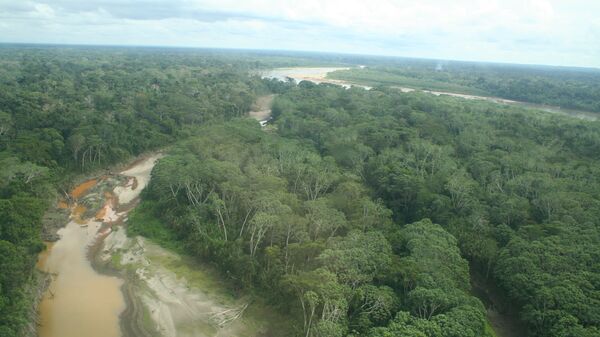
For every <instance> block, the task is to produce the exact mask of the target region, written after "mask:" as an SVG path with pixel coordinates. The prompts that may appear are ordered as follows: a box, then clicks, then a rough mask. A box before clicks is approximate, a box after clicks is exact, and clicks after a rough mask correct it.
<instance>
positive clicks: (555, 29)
mask: <svg viewBox="0 0 600 337" xmlns="http://www.w3.org/2000/svg"><path fill="white" fill-rule="evenodd" d="M0 42H10V43H14V42H16V43H52V44H92V45H140V46H178V47H214V48H243V49H271V50H303V51H324V52H338V53H355V54H370V55H388V56H405V57H423V58H434V59H445V60H473V61H491V62H509V63H527V64H550V65H565V66H587V67H597V68H600V0H587V1H584V0H410V1H405V0H363V1H354V0H293V1H291V0H290V1H288V0H246V1H236V0H0Z"/></svg>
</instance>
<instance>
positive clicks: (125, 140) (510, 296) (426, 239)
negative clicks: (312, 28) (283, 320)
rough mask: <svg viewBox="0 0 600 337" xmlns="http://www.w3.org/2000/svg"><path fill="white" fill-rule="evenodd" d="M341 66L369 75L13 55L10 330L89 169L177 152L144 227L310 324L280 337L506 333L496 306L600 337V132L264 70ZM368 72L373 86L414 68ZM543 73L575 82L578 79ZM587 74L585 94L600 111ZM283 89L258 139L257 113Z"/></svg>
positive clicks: (148, 58)
mask: <svg viewBox="0 0 600 337" xmlns="http://www.w3.org/2000/svg"><path fill="white" fill-rule="evenodd" d="M367 61H368V60H367ZM344 62H355V64H357V63H358V62H363V63H366V62H365V59H363V58H355V57H345V56H339V55H333V56H332V55H329V56H323V57H319V56H315V55H308V56H307V55H297V56H294V55H289V54H286V53H282V54H275V55H270V54H265V53H258V52H236V51H229V52H226V51H211V50H177V49H153V48H149V49H135V48H131V49H129V48H75V47H71V48H66V47H31V46H30V47H14V46H3V47H2V48H0V271H1V272H0V337H5V336H6V337H8V336H11V337H12V336H19V335H20V333H21V332H22V331H23V328H24V326H25V325H27V324H28V323H30V320H31V311H32V304H31V303H32V294H31V289H32V288H33V287H35V283H36V275H37V273H36V272H35V271H34V268H33V267H34V264H35V261H36V256H37V254H38V253H39V252H40V251H41V250H42V249H43V245H42V240H41V230H42V218H43V215H44V212H45V210H46V209H48V208H49V207H53V205H54V204H55V202H56V201H57V198H58V195H60V194H61V193H62V192H63V191H64V190H68V188H69V186H70V184H71V183H72V181H73V179H75V178H76V177H78V176H80V175H83V174H85V173H88V172H91V171H93V170H98V169H103V168H106V167H107V166H108V165H110V164H114V163H119V162H123V161H124V160H127V159H129V158H131V157H132V156H135V155H137V154H140V153H143V152H145V151H150V150H156V149H166V156H165V157H164V158H162V159H161V160H160V161H159V162H158V163H157V165H156V167H155V168H154V170H153V172H152V179H151V181H150V184H149V185H148V187H147V188H146V189H145V190H144V192H143V193H142V199H143V200H142V203H141V204H140V206H139V207H138V208H136V209H135V210H134V211H132V213H131V216H130V224H129V228H128V233H129V234H130V235H138V234H139V235H144V236H146V237H149V238H150V239H152V240H154V241H156V242H158V243H161V244H163V245H165V246H169V247H172V246H177V247H180V249H181V250H182V252H184V253H186V254H188V255H190V256H193V257H195V258H198V259H199V260H203V261H210V262H211V263H213V264H214V265H216V266H217V269H218V270H219V271H220V272H221V274H222V276H223V277H224V278H227V279H228V280H229V281H230V285H231V287H232V291H235V292H240V293H241V292H243V293H246V294H252V296H256V297H261V298H262V299H264V300H266V302H267V303H269V304H270V305H272V306H273V307H275V308H277V309H278V310H279V311H280V312H282V313H283V314H285V315H288V316H289V317H290V320H291V321H293V322H295V324H294V325H293V326H290V331H285V332H284V331H282V332H281V335H282V336H286V335H289V336H305V337H336V336H338V337H342V336H368V337H391V336H407V337H482V336H483V337H485V336H487V337H494V336H496V333H495V332H494V330H493V329H492V327H491V324H490V321H489V317H488V310H489V309H490V307H493V308H492V309H493V310H495V311H496V312H499V313H500V314H503V315H504V314H505V315H514V316H516V317H517V318H518V321H519V323H521V324H523V325H524V326H525V328H526V330H527V335H528V336H530V337H598V336H600V329H599V328H600V227H599V221H600V220H599V219H600V151H598V149H600V122H589V121H581V120H577V119H573V118H569V117H564V116H556V115H551V114H547V113H543V112H538V111H535V110H530V109H528V110H524V109H520V108H518V107H513V106H503V105H498V104H494V103H490V102H482V101H468V100H463V99H459V98H452V97H436V96H434V95H429V94H425V93H419V92H413V93H401V92H399V91H398V90H395V89H393V88H388V87H386V86H378V87H376V88H374V89H372V90H364V89H360V88H352V89H344V88H342V87H339V86H335V85H329V84H321V85H316V84H313V83H309V82H301V83H300V84H299V85H295V84H293V83H291V82H280V81H276V80H267V79H261V78H260V77H259V76H256V75H255V74H256V73H257V71H258V70H260V69H266V68H269V67H277V66H290V65H321V64H323V65H326V64H330V65H332V64H333V65H339V64H340V63H344ZM369 62H371V63H368V64H367V65H368V68H366V69H365V70H364V71H367V72H366V73H371V72H376V74H375V75H376V77H378V78H380V77H381V76H382V75H381V74H383V73H384V69H388V68H389V69H390V70H389V74H391V75H390V76H396V75H397V74H403V72H405V71H407V70H398V67H397V65H394V66H393V67H390V66H389V65H388V64H385V63H382V66H381V67H380V66H378V65H376V63H377V62H381V61H380V59H372V60H371V61H369ZM429 66H430V65H428V67H429ZM473 67H475V68H474V69H473V70H469V69H468V67H467V66H466V65H465V66H463V67H462V68H461V70H460V71H459V72H457V73H456V74H455V75H452V76H457V77H458V74H459V73H462V74H463V77H464V79H465V80H464V81H465V82H464V83H458V82H457V83H454V82H452V81H454V80H452V81H450V82H452V83H451V84H452V85H455V84H458V85H462V86H465V87H466V88H471V89H470V90H475V89H477V90H490V89H485V88H484V87H483V86H482V87H481V88H480V87H476V86H474V85H472V84H471V82H469V81H470V80H471V79H472V78H473V77H476V76H482V78H484V81H483V82H484V83H487V81H491V80H492V79H494V81H497V82H498V86H500V87H506V88H512V89H507V90H509V91H515V92H517V91H519V90H517V89H514V88H513V87H512V84H511V83H517V82H519V83H520V81H521V80H522V79H524V78H528V79H529V80H531V79H532V78H533V77H528V76H526V75H525V74H527V72H523V73H520V72H515V71H513V70H510V69H508V70H506V71H502V67H498V68H494V70H489V71H488V72H487V73H485V74H484V75H480V73H482V71H481V70H480V69H479V68H478V67H479V66H473ZM394 69H395V70H394ZM444 69H448V66H445V68H444ZM511 69H512V68H511ZM515 69H516V68H515ZM532 69H533V70H532ZM532 69H530V70H527V71H529V72H535V71H538V70H535V69H537V68H532ZM362 71H363V70H356V73H358V72H362ZM539 71H541V72H542V73H543V74H541V75H539V76H540V78H541V80H540V81H541V82H543V83H545V82H544V81H548V83H552V81H553V80H552V79H554V81H555V82H554V83H555V84H556V85H557V86H558V87H561V86H563V87H564V86H565V85H566V84H565V83H566V82H565V81H564V80H563V75H561V74H562V71H563V70H562V69H553V68H548V69H542V70H539ZM564 71H566V70H564ZM569 71H570V72H574V73H576V72H577V71H578V70H576V69H575V70H569ZM418 72H421V73H428V72H427V71H425V70H418V71H417V73H418ZM387 73H388V72H387V70H386V74H387ZM495 73H498V75H497V76H496V75H494V74H495ZM583 73H585V72H583ZM583 73H582V75H581V79H580V80H579V82H577V81H575V82H573V83H572V84H571V85H573V88H575V87H578V86H579V85H582V88H583V89H582V90H581V91H577V92H580V94H581V95H582V96H581V97H584V98H585V99H583V100H582V102H588V101H589V104H592V105H593V104H598V100H597V99H595V98H593V97H594V96H593V95H597V92H594V91H593V90H592V89H591V88H593V87H594V86H595V85H597V84H598V83H597V82H594V81H593V80H592V79H593V76H596V75H594V74H591V75H590V74H587V73H586V74H587V75H583ZM347 74H355V73H354V70H353V71H351V72H350V73H347ZM358 74H363V73H358ZM428 74H429V75H427V76H434V75H436V74H438V75H439V76H442V74H443V72H436V71H435V68H432V70H431V71H430V72H429V73H428ZM453 74H454V73H453ZM336 76H337V75H336ZM361 76H362V75H361ZM402 76H405V75H402ZM415 76H416V75H415ZM427 76H424V78H426V77H427ZM436 76H437V75H436ZM406 77H409V76H406ZM586 78H587V80H586ZM377 81H380V80H377ZM395 81H396V80H394V81H390V82H389V83H387V85H388V86H389V85H396V84H398V82H395ZM586 81H588V82H589V88H588V87H585V85H583V84H582V83H588V82H586ZM440 82H442V81H440ZM450 82H449V83H450ZM378 83H380V84H381V82H378ZM543 86H545V85H543ZM584 87H585V88H584ZM472 88H475V89H472ZM526 88H529V89H523V88H521V90H522V92H521V93H522V94H524V95H525V94H526V93H527V92H529V93H530V94H531V93H533V90H532V89H531V86H526ZM586 88H587V89H586ZM556 90H557V92H559V93H560V95H563V96H564V97H567V96H566V94H565V93H566V92H568V90H567V89H564V90H562V89H556ZM569 90H570V89H569ZM486 92H488V91H486ZM490 93H491V92H490ZM267 94H277V96H276V98H275V100H274V103H273V109H272V112H273V117H274V120H273V123H272V125H269V126H267V127H265V128H261V127H260V125H259V123H258V122H256V121H254V120H251V119H249V118H247V117H246V114H247V112H248V111H249V109H250V107H251V105H252V103H253V102H254V101H255V100H256V98H257V97H259V96H261V95H267ZM494 95H498V94H494ZM560 95H559V97H561V96H560ZM498 96H500V95H498ZM531 97H533V96H531ZM548 97H550V95H548ZM509 98H515V97H509ZM594 99H595V101H594ZM542 103H547V104H555V103H553V102H550V101H547V102H542ZM586 104H588V103H586ZM592 105H590V106H592ZM596 107H598V106H597V105H596ZM581 108H585V107H583V106H582V107H581ZM586 109H588V108H586ZM592 110H593V109H592ZM596 111H600V110H596ZM489 285H492V286H489ZM474 286H477V287H484V288H486V289H488V291H487V293H486V291H484V294H483V295H482V294H480V293H477V292H475V291H474ZM490 292H494V294H495V295H497V296H495V297H498V298H501V299H502V298H504V299H505V300H504V301H502V300H500V301H498V300H495V299H493V298H491V297H494V296H491V295H490ZM476 295H477V296H476ZM488 295H490V296H488Z"/></svg>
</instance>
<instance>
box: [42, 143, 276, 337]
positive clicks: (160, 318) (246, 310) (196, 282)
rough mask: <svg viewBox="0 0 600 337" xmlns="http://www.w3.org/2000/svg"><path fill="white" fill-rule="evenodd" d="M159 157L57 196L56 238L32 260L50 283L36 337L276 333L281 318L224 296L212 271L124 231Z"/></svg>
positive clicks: (212, 336) (249, 301) (145, 158)
mask: <svg viewBox="0 0 600 337" xmlns="http://www.w3.org/2000/svg"><path fill="white" fill-rule="evenodd" d="M161 156H162V155H161V154H156V153H155V154H149V155H146V156H142V157H140V158H138V159H136V160H134V161H133V162H132V163H130V164H128V165H122V166H121V170H122V171H121V172H119V173H113V172H115V171H116V170H115V169H113V170H111V171H109V172H106V173H105V174H102V175H99V176H94V177H93V178H91V179H85V180H82V181H81V183H80V184H78V185H76V186H75V187H74V188H73V189H72V190H71V191H70V192H69V197H68V198H66V199H67V200H61V201H59V202H58V204H57V207H56V212H55V213H56V214H58V215H60V216H62V219H64V218H65V217H66V221H65V222H63V224H62V226H60V219H61V218H60V217H59V216H58V215H56V216H55V219H54V220H55V221H54V224H55V225H53V226H52V227H49V228H48V229H47V231H48V232H49V234H50V235H54V236H56V237H57V238H60V239H59V240H57V241H55V242H54V243H49V244H48V247H49V248H48V249H47V250H46V251H44V252H43V253H42V254H40V258H39V264H38V266H39V268H40V269H41V270H43V271H44V272H45V275H47V276H48V277H49V279H50V281H49V283H50V285H49V286H48V287H47V289H48V290H47V291H45V292H44V296H43V298H42V300H41V303H40V305H39V307H38V312H39V313H40V319H39V326H38V328H37V333H38V334H39V336H40V337H70V336H73V337H75V336H82V335H85V336H92V337H93V336H96V335H97V336H99V337H100V336H102V337H112V336H115V337H118V336H126V337H129V336H131V337H142V336H143V337H146V336H148V337H150V336H165V337H175V336H183V337H186V336H190V337H191V336H200V337H202V336H206V337H217V336H269V335H272V336H280V334H278V333H277V331H276V330H277V329H279V328H281V327H277V324H274V323H273V322H276V321H279V322H281V321H282V320H278V319H273V317H275V316H276V314H275V313H274V312H271V311H270V310H269V309H268V308H267V307H265V306H262V305H261V304H258V303H255V301H253V300H252V298H251V297H249V296H247V297H242V298H236V296H235V295H234V294H231V293H229V292H228V291H227V288H226V286H224V285H223V283H222V282H221V280H220V279H219V278H218V273H217V271H216V270H213V269H211V268H209V267H208V266H204V265H201V264H199V263H197V262H195V261H192V260H191V259H190V258H187V257H185V256H181V255H179V254H178V253H176V252H173V251H170V250H168V249H166V248H163V247H161V246H159V245H158V244H156V243H153V242H151V241H149V240H147V239H145V238H143V237H141V236H133V237H128V236H127V235H126V228H127V225H128V221H129V212H130V211H132V210H134V209H135V208H136V206H137V205H138V204H139V195H140V193H141V191H142V190H143V188H144V187H145V186H146V185H147V184H148V182H149V180H150V173H151V171H152V168H153V166H154V164H155V162H156V161H157V160H158V159H159V158H160V157H161ZM65 215H66V216H65ZM65 223H66V225H65ZM53 230H56V232H54V233H53V232H52V231H53ZM74 317H78V318H77V320H76V322H74V321H73V318H74Z"/></svg>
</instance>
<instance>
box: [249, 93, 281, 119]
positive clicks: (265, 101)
mask: <svg viewBox="0 0 600 337" xmlns="http://www.w3.org/2000/svg"><path fill="white" fill-rule="evenodd" d="M274 98H275V95H265V96H260V97H259V98H258V99H257V100H256V102H255V103H254V104H253V105H252V111H250V112H249V113H248V114H249V115H250V117H252V118H254V119H256V120H257V121H259V122H264V121H268V120H269V119H270V117H271V104H273V99H274Z"/></svg>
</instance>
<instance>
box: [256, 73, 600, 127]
mask: <svg viewBox="0 0 600 337" xmlns="http://www.w3.org/2000/svg"><path fill="white" fill-rule="evenodd" d="M347 69H350V68H343V67H293V68H276V69H272V70H268V71H265V72H263V73H262V74H261V76H262V77H264V78H276V79H278V80H282V81H285V80H287V79H293V80H294V81H295V82H296V83H299V82H300V81H311V82H314V83H330V84H337V85H340V86H343V87H345V88H350V87H353V86H354V87H361V88H365V89H367V90H369V89H371V88H372V87H370V86H366V85H362V84H357V83H352V82H349V81H344V80H336V79H331V78H328V77H327V74H328V73H330V72H333V71H336V70H347ZM392 88H396V89H398V90H400V91H402V92H412V91H421V92H425V93H428V94H432V95H436V96H442V95H446V96H453V97H459V98H464V99H469V100H484V101H488V102H493V103H498V104H511V105H518V106H522V107H525V108H530V109H538V110H543V111H546V112H550V113H555V114H561V115H566V116H571V117H575V118H579V119H584V120H590V121H597V120H598V117H599V116H600V114H598V113H594V112H588V111H579V110H569V109H562V108H560V107H558V106H550V105H541V104H533V103H527V102H520V101H514V100H509V99H504V98H499V97H490V96H478V95H467V94H459V93H454V92H446V91H434V90H422V89H414V88H408V87H401V86H393V87H392Z"/></svg>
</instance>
